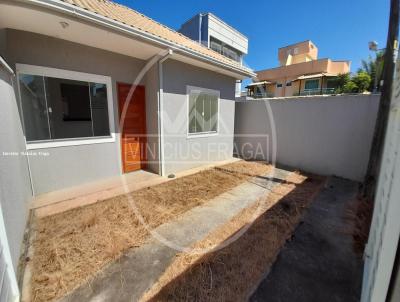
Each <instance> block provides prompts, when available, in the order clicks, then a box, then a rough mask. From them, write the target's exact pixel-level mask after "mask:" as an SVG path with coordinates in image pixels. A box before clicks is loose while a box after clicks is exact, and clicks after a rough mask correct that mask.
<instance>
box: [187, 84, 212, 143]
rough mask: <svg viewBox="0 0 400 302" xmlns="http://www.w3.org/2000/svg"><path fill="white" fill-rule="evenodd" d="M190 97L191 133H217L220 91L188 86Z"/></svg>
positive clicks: (189, 126) (189, 116)
mask: <svg viewBox="0 0 400 302" xmlns="http://www.w3.org/2000/svg"><path fill="white" fill-rule="evenodd" d="M188 97H189V110H188V121H189V125H188V128H189V129H188V130H189V131H188V133H189V135H196V134H211V133H217V131H218V100H219V92H218V91H215V90H208V89H203V88H195V87H188Z"/></svg>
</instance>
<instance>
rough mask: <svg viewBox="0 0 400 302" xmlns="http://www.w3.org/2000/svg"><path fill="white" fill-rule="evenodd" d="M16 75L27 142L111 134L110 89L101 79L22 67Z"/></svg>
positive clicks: (108, 135)
mask: <svg viewBox="0 0 400 302" xmlns="http://www.w3.org/2000/svg"><path fill="white" fill-rule="evenodd" d="M33 69H34V70H39V69H40V68H33ZM43 70H50V69H46V68H43ZM59 72H62V71H59ZM64 72H66V73H68V72H67V71H64ZM40 73H42V72H40ZM50 73H54V72H50ZM71 74H76V73H74V72H71ZM86 76H87V75H86ZM86 76H85V77H86ZM78 78H79V76H78ZM18 79H19V90H20V96H21V97H20V99H21V108H22V117H23V121H24V128H25V136H26V141H27V142H28V143H30V142H38V141H49V142H51V141H54V140H65V139H81V138H94V137H110V136H111V130H110V119H109V112H108V94H109V93H110V92H109V91H108V90H107V85H106V84H105V83H98V82H90V81H82V80H79V79H76V80H72V79H65V78H62V77H58V76H57V77H53V76H50V75H49V76H47V75H34V74H30V73H29V72H28V71H25V70H24V72H22V71H21V72H19V73H18Z"/></svg>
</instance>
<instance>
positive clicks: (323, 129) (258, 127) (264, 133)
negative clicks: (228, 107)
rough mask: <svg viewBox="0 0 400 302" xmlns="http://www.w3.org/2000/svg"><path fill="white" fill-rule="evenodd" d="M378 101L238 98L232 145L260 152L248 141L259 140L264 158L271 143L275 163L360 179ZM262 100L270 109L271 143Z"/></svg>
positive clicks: (350, 97)
mask: <svg viewBox="0 0 400 302" xmlns="http://www.w3.org/2000/svg"><path fill="white" fill-rule="evenodd" d="M378 105H379V95H346V96H332V97H310V98H292V99H285V100H257V101H246V102H237V103H236V111H235V145H236V147H237V150H239V155H240V156H243V157H246V156H249V154H251V153H249V152H252V153H253V154H259V152H258V153H257V152H256V150H255V149H254V147H253V148H252V146H259V145H261V148H263V150H262V151H263V152H262V154H268V157H267V158H266V159H267V160H268V159H269V158H272V157H271V156H272V150H273V147H276V150H277V153H276V161H277V163H279V164H282V165H285V166H290V167H296V168H299V169H301V170H304V171H308V172H311V173H316V174H321V175H337V176H341V177H344V178H348V179H351V180H356V181H362V180H363V178H364V175H365V172H366V167H367V163H368V158H369V151H370V147H371V142H372V137H373V132H374V127H375V121H376V116H377V112H378ZM267 106H270V108H271V111H272V115H273V121H272V122H273V124H274V126H275V129H276V138H277V141H276V146H273V145H272V144H273V143H274V142H273V141H272V134H273V132H272V129H271V126H270V124H271V121H270V120H269V118H268V113H267ZM266 137H267V141H266V140H265V138H266ZM241 150H242V151H241ZM243 150H244V151H243ZM240 152H242V154H240ZM258 159H259V158H258Z"/></svg>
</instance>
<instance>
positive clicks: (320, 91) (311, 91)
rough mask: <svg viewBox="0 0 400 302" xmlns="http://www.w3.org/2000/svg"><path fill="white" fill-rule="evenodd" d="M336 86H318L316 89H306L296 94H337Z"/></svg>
mask: <svg viewBox="0 0 400 302" xmlns="http://www.w3.org/2000/svg"><path fill="white" fill-rule="evenodd" d="M335 92H336V88H322V89H321V88H316V89H304V90H303V91H300V93H298V92H297V93H296V94H295V95H300V96H304V95H323V94H335Z"/></svg>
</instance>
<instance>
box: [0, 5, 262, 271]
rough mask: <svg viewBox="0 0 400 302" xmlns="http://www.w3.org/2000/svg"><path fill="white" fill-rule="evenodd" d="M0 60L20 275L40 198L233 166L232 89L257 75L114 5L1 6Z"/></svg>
mask: <svg viewBox="0 0 400 302" xmlns="http://www.w3.org/2000/svg"><path fill="white" fill-rule="evenodd" d="M0 54H1V56H2V57H3V58H4V64H3V65H4V66H6V65H8V66H10V67H11V69H10V68H6V71H4V74H5V75H4V76H3V75H2V77H0V93H1V95H0V100H1V107H2V109H1V111H2V112H1V116H0V118H1V119H0V123H1V127H0V128H1V131H0V139H1V141H2V150H1V151H2V152H16V154H18V156H17V155H15V156H13V154H14V153H12V154H10V156H8V155H7V156H2V157H1V158H0V168H1V171H2V172H5V171H8V172H7V173H8V174H7V177H5V175H3V176H4V177H1V178H0V181H1V184H0V185H1V187H2V188H6V189H4V190H3V191H2V192H1V195H0V198H1V202H2V209H3V214H4V220H5V225H6V226H14V225H15V226H16V227H15V228H14V227H13V228H11V229H7V230H6V231H7V232H8V233H7V235H8V237H9V238H8V241H9V244H10V250H11V251H12V252H11V256H12V261H13V265H14V268H16V266H17V262H18V255H19V253H18V252H19V248H20V244H21V242H22V235H23V229H24V226H25V218H26V215H27V208H28V205H29V199H30V198H31V196H32V195H34V196H36V195H40V194H43V193H46V192H51V191H54V190H59V189H63V188H67V187H72V186H76V185H80V184H82V183H86V182H93V181H96V180H99V179H104V178H109V177H114V176H118V175H122V174H123V173H127V172H131V171H135V170H140V169H146V170H148V171H152V172H154V173H157V174H160V175H169V174H171V173H176V172H178V171H182V170H186V169H189V168H192V167H196V166H200V165H205V164H208V163H212V162H215V161H221V160H226V159H228V158H231V157H232V154H233V134H234V111H235V84H236V80H240V79H244V78H247V77H253V76H255V73H254V72H253V71H251V70H250V69H248V68H246V67H244V66H242V64H240V62H237V61H235V60H232V59H229V58H227V57H225V56H223V55H221V54H220V53H217V52H215V51H213V50H211V49H209V48H207V47H205V46H204V45H201V44H198V43H196V42H194V41H192V40H191V39H189V38H187V37H185V36H183V35H181V34H179V33H177V32H175V31H174V30H171V29H169V28H167V27H166V26H164V25H161V24H159V23H157V22H155V21H153V20H151V19H149V18H148V17H146V16H144V15H142V14H140V13H138V12H136V11H134V10H131V9H129V8H127V7H125V6H122V5H119V4H116V3H113V2H111V1H107V0H65V1H61V0H22V1H4V0H1V1H0ZM10 70H11V71H10ZM8 71H10V72H11V73H15V76H14V77H13V76H11V78H10V77H9V76H8V75H7V74H8ZM132 83H135V84H136V89H134V90H132V91H130V87H131V84H132ZM127 100H130V101H131V102H130V104H129V105H127V106H126V108H125V110H126V111H125V112H122V111H123V108H124V105H125V104H127ZM125 113H126V118H125V119H124V126H123V128H121V125H120V117H121V115H125ZM3 143H4V144H3ZM210 145H212V146H213V148H214V149H212V150H211V148H210V147H209V146H210ZM219 145H224V147H223V148H224V150H225V151H224V152H219V151H220V150H219V149H218V146H219ZM20 152H22V153H20ZM3 154H4V153H3ZM14 210H15V211H18V212H19V214H20V215H19V217H22V218H21V221H17V220H16V219H15V215H10V211H14ZM9 217H14V218H9ZM8 219H11V220H8Z"/></svg>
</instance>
